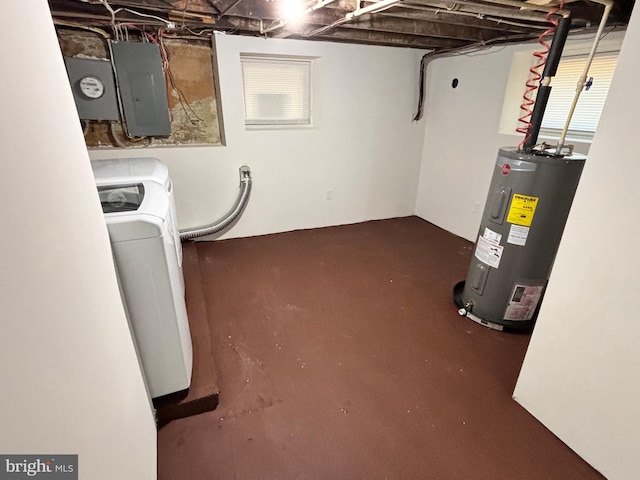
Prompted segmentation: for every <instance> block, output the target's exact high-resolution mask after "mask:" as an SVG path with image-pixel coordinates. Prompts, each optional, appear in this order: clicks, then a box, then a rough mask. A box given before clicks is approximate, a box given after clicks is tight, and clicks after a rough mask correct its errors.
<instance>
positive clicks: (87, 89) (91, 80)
mask: <svg viewBox="0 0 640 480" xmlns="http://www.w3.org/2000/svg"><path fill="white" fill-rule="evenodd" d="M80 91H81V92H82V94H83V95H84V96H85V97H87V98H91V99H96V98H100V97H101V96H102V95H104V83H103V82H102V80H100V79H99V78H98V77H94V76H91V75H89V76H87V77H83V78H81V79H80Z"/></svg>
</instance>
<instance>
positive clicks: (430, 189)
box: [416, 33, 622, 241]
mask: <svg viewBox="0 0 640 480" xmlns="http://www.w3.org/2000/svg"><path fill="white" fill-rule="evenodd" d="M614 37H615V38H614ZM621 38H622V33H620V34H617V33H613V34H610V36H609V38H608V41H612V40H615V39H617V42H618V43H619V42H620V41H621ZM591 39H592V37H589V36H588V37H587V39H585V38H584V37H572V38H570V39H569V40H568V42H567V47H566V48H565V51H567V50H570V49H572V48H574V49H575V47H576V45H579V44H583V43H585V41H586V42H591ZM536 49H539V45H538V44H537V43H529V44H520V45H511V46H502V47H494V48H491V49H489V50H485V51H481V52H477V53H474V54H469V55H461V56H456V57H448V58H441V59H438V60H434V61H433V62H432V63H431V64H430V65H429V68H428V74H427V82H426V83H427V86H426V92H427V100H426V106H425V136H424V148H423V150H422V166H421V170H420V183H419V186H418V192H417V198H416V214H417V215H418V216H420V217H422V218H424V219H425V220H428V221H429V222H432V223H434V224H436V225H438V226H440V227H442V228H444V229H446V230H448V231H450V232H452V233H455V234H456V235H459V236H461V237H464V238H466V239H467V240H471V241H475V240H476V235H477V232H478V226H479V225H480V218H481V214H482V210H483V208H484V202H485V200H486V196H487V191H488V189H489V183H490V181H491V175H492V173H493V166H494V163H495V160H496V156H497V154H498V149H499V148H500V147H503V146H517V145H518V143H519V142H520V141H521V140H522V136H521V135H519V134H515V132H514V134H513V135H511V134H502V133H499V131H500V123H501V114H502V110H503V103H504V99H505V94H506V92H507V90H508V86H509V85H508V83H509V82H508V81H509V73H510V71H511V66H512V60H513V58H514V53H516V52H533V51H534V50H536ZM531 58H532V57H531ZM524 68H525V69H524V76H523V78H522V81H521V85H519V86H518V85H517V82H516V85H515V87H516V88H517V91H516V92H515V95H516V96H518V95H522V93H524V82H526V79H527V76H526V73H527V71H526V65H524ZM454 78H457V79H458V80H459V84H458V87H457V88H455V89H454V88H452V86H451V82H452V80H453V79H454ZM510 87H511V88H512V89H513V87H514V85H511V86H510ZM512 93H513V92H512ZM518 107H519V102H516V104H515V105H514V106H513V112H514V116H515V118H517V115H518V113H519V108H518ZM507 108H509V107H507ZM516 125H517V123H516ZM507 131H508V130H507ZM541 140H543V138H542V137H541ZM588 148H589V145H588V144H577V145H576V151H578V152H581V153H587V152H588ZM476 204H479V208H476Z"/></svg>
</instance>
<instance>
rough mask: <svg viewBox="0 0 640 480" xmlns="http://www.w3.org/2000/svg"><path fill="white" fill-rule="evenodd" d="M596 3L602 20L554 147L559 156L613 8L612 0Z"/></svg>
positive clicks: (596, 0) (597, 0) (597, 1)
mask: <svg viewBox="0 0 640 480" xmlns="http://www.w3.org/2000/svg"><path fill="white" fill-rule="evenodd" d="M594 1H595V2H596V3H599V4H600V5H604V12H603V13H602V18H601V19H600V25H598V31H597V32H596V36H595V38H594V40H593V45H591V51H590V52H589V55H588V56H587V63H586V64H585V66H584V71H583V72H582V75H581V76H580V79H579V80H578V84H577V85H576V94H575V96H574V97H573V102H572V103H571V108H570V109H569V114H568V116H567V120H566V122H565V124H564V128H563V129H562V133H561V134H560V138H559V139H558V144H557V145H556V154H557V155H559V154H560V153H561V152H562V148H563V147H564V141H565V140H566V138H567V132H568V131H569V125H570V124H571V118H572V117H573V114H574V112H575V110H576V106H577V105H578V99H579V98H580V94H581V93H582V90H583V89H584V86H585V85H586V83H587V75H588V74H589V68H591V63H592V62H593V57H594V56H595V55H596V50H597V48H598V44H599V43H600V37H601V36H602V32H603V30H604V27H605V24H606V23H607V19H608V18H609V14H610V13H611V9H612V8H613V1H612V0H594Z"/></svg>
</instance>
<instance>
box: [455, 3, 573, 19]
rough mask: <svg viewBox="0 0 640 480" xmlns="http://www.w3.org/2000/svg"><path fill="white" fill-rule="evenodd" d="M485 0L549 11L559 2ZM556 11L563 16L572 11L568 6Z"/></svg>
mask: <svg viewBox="0 0 640 480" xmlns="http://www.w3.org/2000/svg"><path fill="white" fill-rule="evenodd" d="M462 1H464V0H462ZM484 1H485V2H488V3H495V4H496V5H506V6H511V7H518V8H521V9H523V10H536V11H539V12H548V11H549V7H552V6H553V4H554V3H558V2H548V3H547V4H546V5H538V4H535V3H529V2H521V1H519V0H484ZM556 13H557V14H558V15H562V16H563V17H568V16H570V15H571V11H569V10H567V9H566V8H562V9H558V11H557V12H556Z"/></svg>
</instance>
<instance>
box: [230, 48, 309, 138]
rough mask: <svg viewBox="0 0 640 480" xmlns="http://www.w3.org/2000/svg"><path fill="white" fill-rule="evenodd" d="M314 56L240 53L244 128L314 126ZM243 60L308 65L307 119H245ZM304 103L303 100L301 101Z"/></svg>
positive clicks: (264, 128)
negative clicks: (271, 120) (260, 120)
mask: <svg viewBox="0 0 640 480" xmlns="http://www.w3.org/2000/svg"><path fill="white" fill-rule="evenodd" d="M315 59H316V57H307V56H298V55H280V54H260V53H240V69H241V76H242V101H243V119H244V126H245V129H246V130H298V129H309V128H313V127H314V60H315ZM245 60H248V61H249V62H251V61H259V62H269V61H273V63H274V64H275V63H278V62H281V63H282V62H284V63H299V64H305V65H306V66H308V85H307V90H308V99H307V100H308V121H307V122H305V119H303V120H302V121H295V120H294V121H289V122H287V121H286V120H284V121H273V122H269V121H266V120H265V121H263V122H259V121H255V122H254V121H250V120H248V119H247V92H246V83H245V76H244V62H245ZM303 104H304V102H303Z"/></svg>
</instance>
